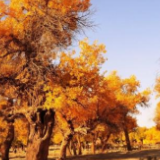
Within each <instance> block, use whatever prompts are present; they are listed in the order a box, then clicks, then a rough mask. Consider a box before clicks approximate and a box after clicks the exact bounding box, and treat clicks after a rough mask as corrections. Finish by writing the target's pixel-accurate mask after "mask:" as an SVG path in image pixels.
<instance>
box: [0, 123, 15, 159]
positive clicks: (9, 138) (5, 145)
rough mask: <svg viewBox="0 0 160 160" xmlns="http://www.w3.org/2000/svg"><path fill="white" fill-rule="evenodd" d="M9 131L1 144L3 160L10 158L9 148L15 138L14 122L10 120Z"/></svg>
mask: <svg viewBox="0 0 160 160" xmlns="http://www.w3.org/2000/svg"><path fill="white" fill-rule="evenodd" d="M7 128H8V133H7V137H6V139H5V141H4V142H3V144H2V145H1V157H2V160H9V150H10V148H11V145H12V141H13V140H14V124H13V122H8V125H7Z"/></svg>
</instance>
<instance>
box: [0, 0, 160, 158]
mask: <svg viewBox="0 0 160 160" xmlns="http://www.w3.org/2000/svg"><path fill="white" fill-rule="evenodd" d="M91 13H92V11H91V2H90V0H77V1H75V0H32V1H30V0H19V1H17V0H11V1H5V0H0V144H1V145H0V152H1V157H2V160H8V159H9V150H10V148H11V146H12V145H13V144H15V143H22V144H23V145H25V146H26V147H27V149H26V160H47V157H48V151H49V146H50V145H51V144H59V145H61V148H60V154H59V160H65V158H66V151H67V149H68V148H69V146H72V147H71V148H72V150H73V151H72V152H73V154H74V155H80V154H82V144H85V143H86V142H87V141H89V142H90V143H92V149H93V153H95V149H96V148H95V143H96V140H97V139H100V141H101V144H102V145H101V150H102V152H104V150H105V148H106V145H107V142H108V140H109V139H112V140H113V141H116V139H117V138H119V137H118V135H120V134H121V133H122V134H123V137H124V141H125V142H124V143H125V144H126V147H127V149H128V150H129V151H130V150H132V147H133V146H132V141H133V140H136V141H137V142H140V141H141V142H142V141H143V142H145V141H146V143H151V140H153V138H151V137H152V136H151V134H150V132H149V130H147V129H146V128H139V127H138V126H137V122H136V118H134V116H132V115H135V114H138V112H139V111H138V106H140V107H145V106H147V105H148V102H149V96H150V93H151V91H150V90H149V89H146V90H144V91H140V89H139V88H140V82H139V81H138V80H137V78H136V76H134V75H131V76H130V77H128V78H124V79H123V78H121V77H120V76H119V74H118V73H117V72H116V71H112V72H109V73H108V72H107V74H106V73H105V72H104V73H102V72H101V67H102V65H103V64H104V63H105V62H106V55H105V53H106V49H105V45H103V44H99V43H98V42H97V41H95V42H93V44H90V43H89V40H88V39H84V40H82V41H80V42H79V49H80V51H79V53H77V52H76V51H74V50H73V51H68V50H67V47H69V46H71V45H72V43H73V41H74V40H75V39H76V36H77V34H79V33H83V31H84V30H85V29H88V28H91V27H93V26H94V22H91V21H90V16H91ZM106 70H107V69H106ZM159 84H160V80H157V85H156V87H155V88H156V90H157V91H158V93H159V92H160V89H159ZM159 106H160V105H159ZM157 113H158V114H157V117H156V118H155V121H156V122H157V128H158V127H159V115H160V114H159V108H157ZM153 130H154V131H153ZM152 132H157V133H158V131H157V130H156V129H155V128H154V129H152ZM147 136H148V137H149V138H147ZM147 140H148V142H147ZM155 141H156V140H155ZM155 141H154V142H155ZM74 142H77V145H78V147H76V148H75V147H74V145H75V143H74ZM81 142H83V143H81Z"/></svg>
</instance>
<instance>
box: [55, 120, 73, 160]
mask: <svg viewBox="0 0 160 160" xmlns="http://www.w3.org/2000/svg"><path fill="white" fill-rule="evenodd" d="M67 123H68V130H67V131H66V132H65V134H64V138H63V141H62V143H61V149H60V157H59V159H58V160H65V158H66V150H67V146H68V145H69V142H70V141H71V139H72V137H73V134H74V128H73V124H72V121H70V120H69V121H67Z"/></svg>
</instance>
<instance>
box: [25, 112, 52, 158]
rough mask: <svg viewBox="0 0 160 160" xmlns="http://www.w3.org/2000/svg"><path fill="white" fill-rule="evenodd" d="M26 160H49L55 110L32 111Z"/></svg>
mask: <svg viewBox="0 0 160 160" xmlns="http://www.w3.org/2000/svg"><path fill="white" fill-rule="evenodd" d="M29 116H30V118H29V117H27V119H28V120H29V127H30V128H29V129H30V133H29V138H28V145H27V153H26V160H47V157H48V150H49V144H50V139H51V134H52V129H53V126H54V111H53V110H51V109H50V110H42V109H39V110H37V112H36V113H33V112H32V113H31V114H30V115H29Z"/></svg>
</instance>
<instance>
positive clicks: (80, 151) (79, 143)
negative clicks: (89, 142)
mask: <svg viewBox="0 0 160 160" xmlns="http://www.w3.org/2000/svg"><path fill="white" fill-rule="evenodd" d="M77 142H78V155H82V144H81V141H80V137H79V135H77Z"/></svg>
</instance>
